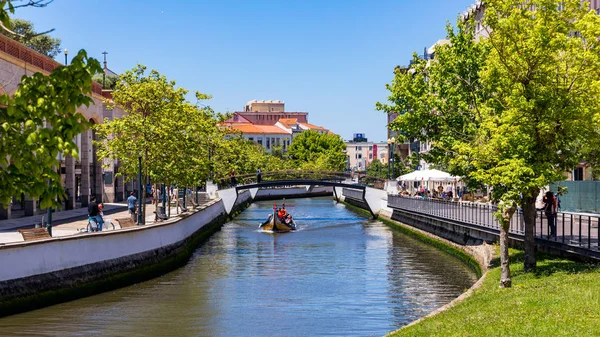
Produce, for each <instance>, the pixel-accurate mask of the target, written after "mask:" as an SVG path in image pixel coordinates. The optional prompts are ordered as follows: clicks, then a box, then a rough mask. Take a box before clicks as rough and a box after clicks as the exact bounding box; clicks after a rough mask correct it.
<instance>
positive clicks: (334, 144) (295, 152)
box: [288, 130, 346, 171]
mask: <svg viewBox="0 0 600 337" xmlns="http://www.w3.org/2000/svg"><path fill="white" fill-rule="evenodd" d="M345 150H346V144H345V143H344V141H343V140H342V138H341V137H340V136H338V135H333V134H321V133H319V132H317V131H313V130H308V131H304V132H302V133H301V134H299V135H297V136H295V137H294V140H293V142H292V144H291V145H290V148H289V149H288V155H289V156H290V158H292V159H294V160H296V161H297V165H298V166H299V168H300V169H302V170H325V171H343V170H344V168H345V167H346V153H345Z"/></svg>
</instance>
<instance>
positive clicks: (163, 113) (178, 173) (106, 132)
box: [96, 65, 220, 186]
mask: <svg viewBox="0 0 600 337" xmlns="http://www.w3.org/2000/svg"><path fill="white" fill-rule="evenodd" d="M186 94H187V90H185V89H182V88H176V87H175V82H174V81H169V80H168V79H167V78H166V77H165V76H164V75H161V74H160V73H159V72H157V71H156V70H152V71H150V72H149V73H147V72H146V67H145V66H142V65H138V66H137V67H136V68H134V69H132V70H130V71H127V72H125V73H124V74H122V75H121V77H120V79H119V81H117V85H116V87H115V91H113V95H112V96H113V102H111V103H110V104H112V105H113V106H114V105H118V106H120V107H122V108H123V109H124V111H125V112H126V113H127V114H126V115H125V116H123V117H122V118H115V119H113V120H111V121H106V122H105V123H104V124H99V125H96V130H97V131H98V135H99V136H100V138H101V139H103V141H100V142H98V143H97V145H98V146H99V148H100V150H99V152H98V155H99V157H100V158H112V159H119V162H120V163H121V165H122V166H121V167H122V168H121V172H120V174H125V175H129V176H135V175H136V173H137V171H138V159H137V158H138V156H141V157H142V167H143V168H144V176H145V177H148V178H150V180H151V181H156V182H162V183H170V184H176V185H181V186H193V185H196V184H199V183H200V180H201V177H202V176H203V175H204V177H205V176H206V175H207V172H208V169H209V165H208V148H209V145H210V142H213V141H216V140H217V139H219V137H220V135H217V136H215V135H214V134H215V133H218V130H217V125H216V119H215V117H214V113H213V111H212V110H211V109H210V108H203V109H199V108H198V107H196V106H194V105H191V104H190V103H189V102H187V101H186V100H185V95H186Z"/></svg>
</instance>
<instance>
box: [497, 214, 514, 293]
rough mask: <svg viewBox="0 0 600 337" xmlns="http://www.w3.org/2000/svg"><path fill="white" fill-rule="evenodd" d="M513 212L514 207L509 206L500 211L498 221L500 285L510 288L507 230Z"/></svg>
mask: <svg viewBox="0 0 600 337" xmlns="http://www.w3.org/2000/svg"><path fill="white" fill-rule="evenodd" d="M514 213H515V210H514V208H509V209H507V210H504V211H503V212H502V221H500V287H501V288H510V287H511V286H512V280H511V279H510V260H509V257H508V230H509V229H510V219H512V216H513V214H514Z"/></svg>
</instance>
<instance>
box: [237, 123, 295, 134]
mask: <svg viewBox="0 0 600 337" xmlns="http://www.w3.org/2000/svg"><path fill="white" fill-rule="evenodd" d="M231 128H232V129H234V130H238V131H241V132H242V133H244V134H279V135H289V134H290V133H289V132H287V131H285V130H284V129H282V128H280V127H278V126H275V125H252V124H238V125H231Z"/></svg>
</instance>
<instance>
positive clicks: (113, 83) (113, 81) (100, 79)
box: [93, 74, 119, 90]
mask: <svg viewBox="0 0 600 337" xmlns="http://www.w3.org/2000/svg"><path fill="white" fill-rule="evenodd" d="M93 80H94V82H96V83H98V84H100V85H104V86H103V88H104V89H110V90H115V88H116V87H117V81H118V80H119V76H115V75H105V74H96V75H94V78H93Z"/></svg>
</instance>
